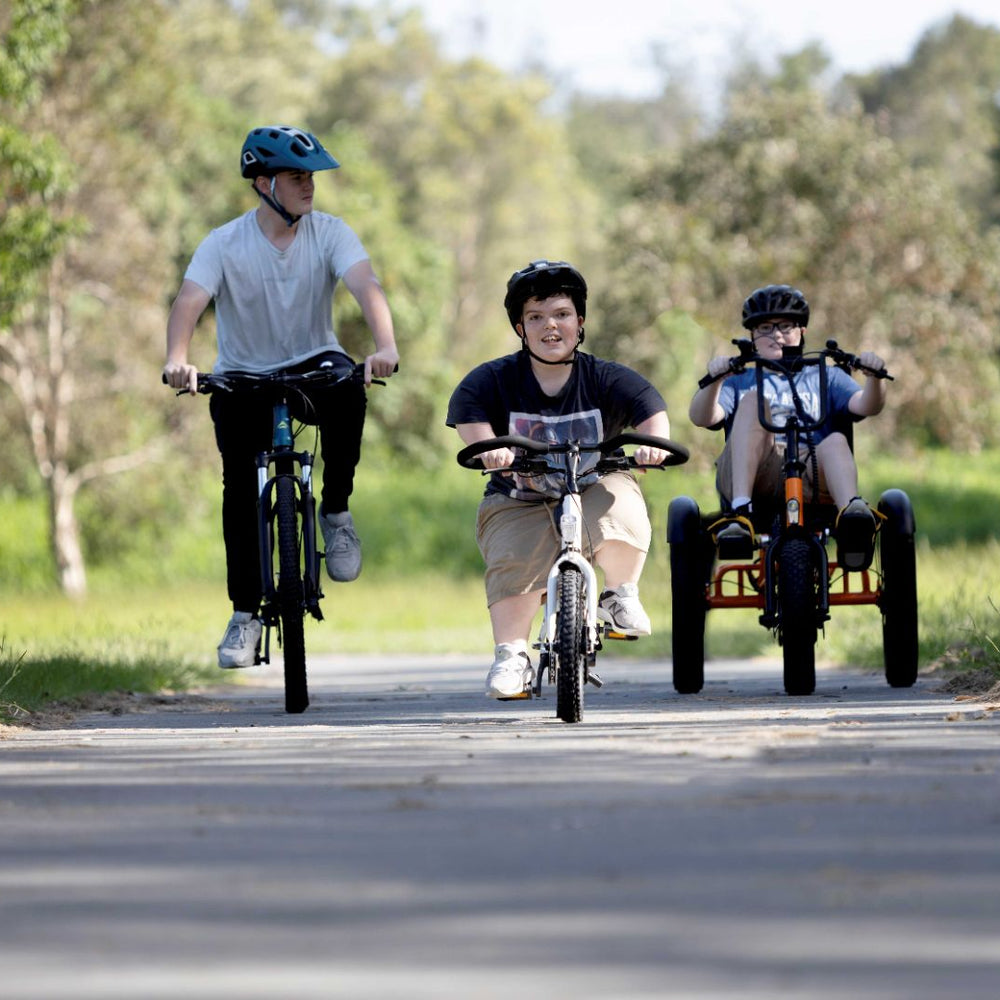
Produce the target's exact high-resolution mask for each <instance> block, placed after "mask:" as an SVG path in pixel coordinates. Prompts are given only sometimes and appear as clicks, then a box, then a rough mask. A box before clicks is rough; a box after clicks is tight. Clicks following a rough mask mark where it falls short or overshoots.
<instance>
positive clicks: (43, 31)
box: [0, 0, 75, 331]
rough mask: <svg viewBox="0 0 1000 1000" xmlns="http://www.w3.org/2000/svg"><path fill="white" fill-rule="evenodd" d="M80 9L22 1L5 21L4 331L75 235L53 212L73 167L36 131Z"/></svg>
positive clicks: (1, 110)
mask: <svg viewBox="0 0 1000 1000" xmlns="http://www.w3.org/2000/svg"><path fill="white" fill-rule="evenodd" d="M74 6H75V4H73V3H71V2H68V0H64V2H58V0H53V2H51V3H36V2H32V3H17V4H14V6H13V8H12V9H11V10H10V11H9V12H8V13H7V14H6V15H0V27H2V28H4V29H5V31H4V37H3V43H2V45H0V331H2V329H3V328H4V327H6V326H7V325H8V324H9V323H10V322H11V320H12V319H13V318H14V316H15V313H16V310H17V308H18V307H19V306H20V305H21V304H22V303H23V301H24V300H25V299H26V298H27V296H28V295H30V293H31V292H32V291H33V290H34V288H35V287H36V284H35V280H36V278H37V276H38V274H39V272H41V271H42V270H44V268H46V267H47V266H48V264H49V263H50V262H51V261H52V259H53V258H54V257H55V255H56V254H57V253H58V252H59V249H60V248H61V247H62V245H63V244H64V242H65V240H66V238H67V236H68V235H69V234H70V233H71V232H73V231H74V229H75V225H74V222H73V220H71V219H68V218H65V217H64V216H61V215H59V214H58V213H56V212H54V211H53V202H54V201H55V200H56V199H58V198H59V196H60V195H62V194H63V193H64V192H66V191H67V190H68V189H69V187H70V184H71V167H70V163H69V161H68V159H67V158H66V156H65V154H64V152H63V150H62V148H61V147H60V144H59V142H58V140H57V139H56V138H55V137H54V135H52V134H51V133H50V132H47V131H42V132H41V134H39V132H38V130H37V128H33V127H31V125H30V123H32V122H33V121H34V119H35V117H36V115H37V108H36V105H37V103H38V101H39V98H40V96H41V93H42V84H43V80H44V79H45V74H46V73H47V72H48V71H49V70H50V68H51V66H52V64H53V62H54V61H55V59H56V58H57V56H58V55H59V54H60V52H61V51H62V50H63V49H64V48H65V46H66V44H67V41H68V32H67V19H68V16H69V13H70V12H71V10H72V9H73V7H74ZM8 19H9V23H3V22H5V21H7V20H8Z"/></svg>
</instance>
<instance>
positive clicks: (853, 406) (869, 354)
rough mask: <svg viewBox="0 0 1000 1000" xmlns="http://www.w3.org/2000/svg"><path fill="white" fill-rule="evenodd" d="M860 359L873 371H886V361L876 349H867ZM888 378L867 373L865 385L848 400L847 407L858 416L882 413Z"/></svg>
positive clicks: (871, 415)
mask: <svg viewBox="0 0 1000 1000" xmlns="http://www.w3.org/2000/svg"><path fill="white" fill-rule="evenodd" d="M858 360H859V361H860V362H861V364H862V365H864V366H865V368H871V369H872V370H873V371H877V372H880V371H884V369H885V362H884V361H883V360H882V358H881V357H879V355H877V354H876V353H875V352H874V351H865V352H864V353H863V354H860V355H858ZM885 393H886V380H885V379H884V378H876V377H875V376H874V375H866V376H865V383H864V385H863V386H862V387H861V388H860V389H859V390H858V391H857V392H856V393H855V394H854V395H853V396H851V398H850V399H849V400H848V402H847V408H848V410H850V411H851V413H853V414H854V415H855V416H858V417H874V416H875V414H876V413H881V412H882V408H883V407H884V406H885Z"/></svg>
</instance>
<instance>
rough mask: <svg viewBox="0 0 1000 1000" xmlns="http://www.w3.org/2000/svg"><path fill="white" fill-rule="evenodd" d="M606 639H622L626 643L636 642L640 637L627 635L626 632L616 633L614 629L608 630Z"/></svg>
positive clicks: (605, 634)
mask: <svg viewBox="0 0 1000 1000" xmlns="http://www.w3.org/2000/svg"><path fill="white" fill-rule="evenodd" d="M604 638H605V639H622V640H624V641H625V642H635V640H636V639H638V638H639V637H638V636H637V635H626V634H625V633H624V632H615V631H614V630H613V629H606V630H605V632H604Z"/></svg>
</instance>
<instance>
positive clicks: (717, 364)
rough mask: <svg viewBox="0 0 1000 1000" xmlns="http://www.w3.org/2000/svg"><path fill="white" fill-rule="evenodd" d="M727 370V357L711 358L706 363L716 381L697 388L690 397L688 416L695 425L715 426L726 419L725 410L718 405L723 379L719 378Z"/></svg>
mask: <svg viewBox="0 0 1000 1000" xmlns="http://www.w3.org/2000/svg"><path fill="white" fill-rule="evenodd" d="M728 371H729V358H727V357H722V356H720V357H717V358H712V360H711V361H709V363H708V374H709V375H711V376H712V378H715V379H717V381H715V382H712V383H711V384H710V385H706V386H705V388H704V389H699V390H698V391H697V392H696V393H695V394H694V396H693V397H692V398H691V405H690V406H689V407H688V416H689V417H690V418H691V423H693V424H694V425H695V427H715V426H716V425H717V424H721V423H722V421H723V420H725V419H726V411H725V410H724V409H723V408H722V407H721V406H719V393H720V392H721V391H722V382H723V380H722V379H721V378H719V376H721V375H725V374H726V373H727V372H728Z"/></svg>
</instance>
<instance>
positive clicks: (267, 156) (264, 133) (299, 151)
mask: <svg viewBox="0 0 1000 1000" xmlns="http://www.w3.org/2000/svg"><path fill="white" fill-rule="evenodd" d="M339 166H340V164H339V163H338V162H337V161H336V160H335V159H334V158H333V157H332V156H331V155H330V154H329V153H328V152H327V151H326V150H325V149H324V148H323V144H322V143H321V142H320V141H319V139H317V138H316V136H314V135H312V134H311V133H309V132H304V131H303V130H302V129H299V128H295V127H293V126H291V125H263V126H261V127H260V128H255V129H253V130H252V131H251V132H250V134H249V135H248V136H247V137H246V139H245V140H244V142H243V149H242V150H241V151H240V173H241V174H242V175H243V176H244V177H246V178H249V180H250V183H251V184H252V185H253V188H254V190H255V191H256V192H257V194H258V195H260V197H261V198H262V199H263V200H264V201H266V202H267V204H268V205H270V206H271V208H273V209H274V210H275V211H276V212H277V213H278V214H279V215H280V216H281V217H282V218H283V219H284V220H285V222H286V223H287V224H288V226H289V227H291V226H294V225H295V223H296V222H298V221H299V219H301V218H302V216H301V215H292V214H291V212H289V211H288V210H287V209H286V208H285V206H284V205H282V204H281V202H280V201H278V199H277V196H276V195H275V193H274V185H275V177H276V175H277V174H279V173H281V172H282V171H283V170H306V171H308V172H309V173H315V172H316V171H318V170H335V169H336V168H337V167H339ZM258 177H269V178H270V179H271V192H270V194H269V195H267V194H264V193H263V192H262V191H260V190H258V188H257V184H256V179H257V178H258Z"/></svg>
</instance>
